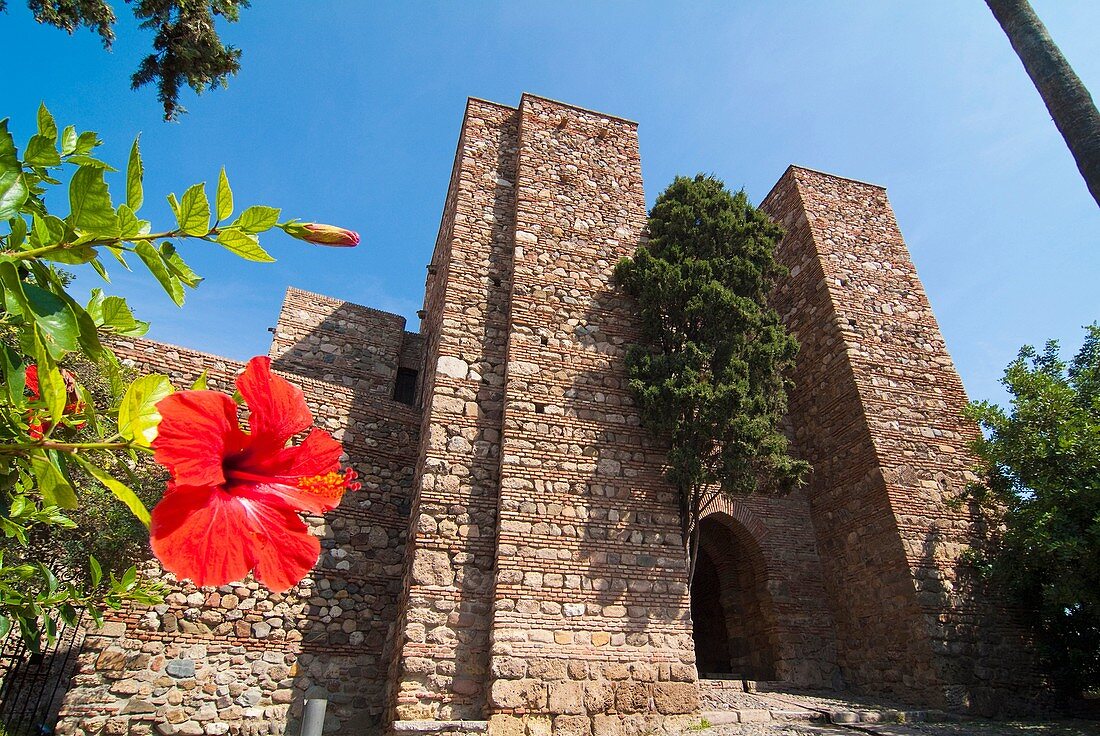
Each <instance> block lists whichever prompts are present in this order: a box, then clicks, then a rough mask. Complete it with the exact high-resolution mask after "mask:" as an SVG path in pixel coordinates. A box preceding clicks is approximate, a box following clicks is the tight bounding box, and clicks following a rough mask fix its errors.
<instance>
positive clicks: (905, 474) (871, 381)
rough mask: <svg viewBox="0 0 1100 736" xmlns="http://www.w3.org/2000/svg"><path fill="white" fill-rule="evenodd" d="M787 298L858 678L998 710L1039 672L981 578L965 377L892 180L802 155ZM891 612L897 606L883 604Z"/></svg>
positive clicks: (778, 300)
mask: <svg viewBox="0 0 1100 736" xmlns="http://www.w3.org/2000/svg"><path fill="white" fill-rule="evenodd" d="M762 206H763V208H764V209H765V211H767V212H769V213H770V214H771V215H772V216H773V217H775V219H776V220H777V221H779V222H780V223H781V224H783V226H784V227H785V228H786V230H787V234H786V237H785V238H784V240H783V242H782V244H781V246H780V248H779V256H780V259H781V260H782V261H783V262H784V263H785V264H786V265H787V266H788V268H790V270H791V277H790V278H789V279H787V280H786V281H785V282H784V283H783V285H782V286H781V287H780V288H779V289H778V290H777V293H776V294H775V304H776V306H777V308H778V309H779V311H780V313H781V314H782V315H783V316H784V319H785V320H786V321H787V324H788V325H789V326H790V327H791V328H792V329H793V331H794V332H795V333H796V334H797V335H798V336H799V339H800V340H801V341H802V346H803V347H802V352H801V354H800V355H799V360H798V367H797V369H796V372H795V376H794V383H795V390H794V393H793V395H792V400H791V422H792V426H793V427H794V428H795V446H796V449H797V451H798V452H800V453H801V454H802V456H803V457H806V458H807V459H808V460H810V461H811V462H812V463H813V465H814V468H815V471H814V474H813V476H812V478H811V482H810V486H809V491H808V496H809V499H810V504H811V516H812V519H813V523H814V528H815V530H816V534H817V539H818V549H819V551H820V554H821V560H822V563H823V565H824V567H825V571H826V587H827V590H828V592H829V595H830V599H831V604H832V608H833V612H834V617H835V620H836V624H837V631H838V641H839V642H841V647H840V650H839V656H840V664H841V668H842V670H843V673H844V675H845V677H846V678H847V680H848V682H849V684H851V685H853V686H856V687H860V688H864V689H869V690H883V691H888V692H893V693H897V694H901V695H903V696H906V697H909V698H912V699H920V700H923V701H924V702H929V703H935V704H941V705H951V706H978V707H979V708H984V709H989V708H993V707H996V706H995V705H994V704H995V703H997V702H999V701H1002V700H1004V698H1005V696H1006V695H1008V694H1011V693H1012V692H1013V687H1012V685H1011V683H1012V682H1013V680H1014V679H1015V681H1016V682H1017V683H1021V682H1030V683H1034V682H1035V678H1034V673H1033V671H1031V670H1030V667H1029V664H1030V663H1029V661H1028V658H1027V656H1026V651H1027V646H1026V642H1025V641H1024V640H1023V639H1022V637H1021V636H1020V634H1019V630H1018V629H1016V628H1015V627H1014V626H1012V623H1011V622H1010V621H1008V620H1007V618H1006V617H1005V616H1003V615H1001V614H999V613H998V609H999V608H1000V606H999V605H998V602H997V601H996V600H994V599H990V598H988V597H985V596H984V595H983V594H982V593H981V591H979V590H976V589H975V587H974V583H973V580H972V579H971V578H972V576H971V575H970V574H969V571H968V569H967V567H966V565H965V564H964V563H963V560H962V559H961V558H960V556H961V554H962V552H963V551H964V550H965V549H966V548H967V546H968V544H969V543H970V542H971V541H973V540H974V538H973V536H972V526H971V519H970V518H969V516H968V513H967V509H966V508H965V507H958V506H954V505H952V504H950V501H951V500H952V499H953V498H955V497H957V496H958V495H959V494H960V493H961V492H962V491H963V489H964V488H965V486H966V484H967V483H968V482H970V481H971V480H973V479H974V476H973V475H972V474H971V472H970V468H971V467H972V466H973V464H974V459H973V457H972V456H971V455H970V454H969V453H968V452H967V449H966V448H967V443H968V442H969V441H970V440H971V439H972V438H973V437H974V436H975V433H976V432H977V429H976V428H975V427H974V426H972V425H971V424H969V423H968V422H967V421H966V420H965V419H963V417H962V416H961V411H962V409H963V407H964V406H965V404H966V395H965V393H964V391H963V387H962V383H961V381H960V380H959V377H958V374H957V373H956V372H955V369H954V366H953V364H952V362H951V358H950V356H949V355H948V354H947V349H946V346H945V344H944V341H943V337H942V336H941V335H940V332H939V328H938V326H937V324H936V320H935V317H934V316H933V314H932V310H931V307H930V306H929V304H928V299H927V297H926V296H925V293H924V289H923V287H922V286H921V283H920V280H919V278H918V277H917V274H916V270H915V269H914V267H913V264H912V262H911V261H910V259H909V254H908V251H907V249H906V247H905V243H904V241H903V239H902V237H901V233H900V231H899V229H898V226H897V222H896V221H895V219H894V215H893V212H892V210H891V209H890V205H889V203H888V201H887V199H886V192H885V190H884V189H882V188H881V187H877V186H873V185H870V184H864V183H862V182H856V181H852V180H850V179H843V178H840V177H836V176H831V175H828V174H822V173H819V172H815V171H811V170H808V169H802V168H798V167H791V168H790V169H788V171H787V172H786V173H785V174H784V176H783V177H782V178H781V179H780V181H779V183H778V184H776V186H775V188H774V189H773V190H772V192H771V194H769V195H768V197H767V198H766V199H765V201H764V203H763V205H762ZM884 613H888V615H884Z"/></svg>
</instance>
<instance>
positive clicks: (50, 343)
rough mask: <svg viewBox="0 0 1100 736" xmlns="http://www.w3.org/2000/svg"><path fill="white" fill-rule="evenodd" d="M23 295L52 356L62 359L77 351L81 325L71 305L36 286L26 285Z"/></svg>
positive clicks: (24, 285)
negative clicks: (65, 355)
mask: <svg viewBox="0 0 1100 736" xmlns="http://www.w3.org/2000/svg"><path fill="white" fill-rule="evenodd" d="M23 293H24V294H25V295H26V298H27V305H28V306H29V307H30V311H31V314H33V315H34V321H35V322H36V323H37V324H38V327H39V329H41V330H42V335H43V339H44V341H45V343H46V345H47V347H49V349H50V354H51V355H53V356H54V358H57V359H60V358H61V357H62V356H63V355H64V354H65V353H67V352H72V351H74V350H76V349H77V348H78V347H79V338H80V325H79V324H78V322H77V317H76V314H75V313H74V312H73V310H72V309H70V308H69V305H68V304H66V303H65V301H64V300H63V299H61V298H60V297H59V296H57V295H56V294H53V293H51V292H49V291H46V290H45V289H41V288H39V287H37V286H35V285H34V284H29V283H24V284H23Z"/></svg>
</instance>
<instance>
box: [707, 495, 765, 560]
mask: <svg viewBox="0 0 1100 736" xmlns="http://www.w3.org/2000/svg"><path fill="white" fill-rule="evenodd" d="M722 516H726V517H729V519H731V520H733V521H736V522H737V523H738V524H740V525H741V526H742V527H744V529H745V531H747V532H748V533H749V534H750V535H751V536H752V539H753V541H754V542H755V543H756V545H757V546H758V547H760V548H761V549H763V548H764V547H766V546H767V543H768V536H769V535H768V527H766V526H765V525H764V522H763V521H761V520H760V517H759V516H757V515H756V514H754V513H753V512H752V509H750V508H749V507H748V506H746V505H745V504H744V503H743V502H742V501H741V500H740V499H738V498H733V497H731V496H726V495H722V496H719V497H718V498H716V499H714V501H712V502H711V504H710V507H709V508H708V509H707V510H706V512H705V513H704V514H703V519H704V520H705V519H708V518H710V517H722Z"/></svg>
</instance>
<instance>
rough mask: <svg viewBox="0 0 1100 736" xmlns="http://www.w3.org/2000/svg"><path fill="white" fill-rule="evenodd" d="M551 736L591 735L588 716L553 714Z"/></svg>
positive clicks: (590, 723) (590, 724)
mask: <svg viewBox="0 0 1100 736" xmlns="http://www.w3.org/2000/svg"><path fill="white" fill-rule="evenodd" d="M552 734H553V736H592V722H591V721H590V720H589V719H588V716H555V717H554V728H553V731H552Z"/></svg>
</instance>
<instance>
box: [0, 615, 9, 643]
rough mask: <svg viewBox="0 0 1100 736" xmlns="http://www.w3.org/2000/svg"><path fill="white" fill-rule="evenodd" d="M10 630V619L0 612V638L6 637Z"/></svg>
mask: <svg viewBox="0 0 1100 736" xmlns="http://www.w3.org/2000/svg"><path fill="white" fill-rule="evenodd" d="M10 632H11V619H10V618H8V617H7V616H5V615H4V614H2V613H0V639H6V638H7V637H8V634H9V633H10Z"/></svg>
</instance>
